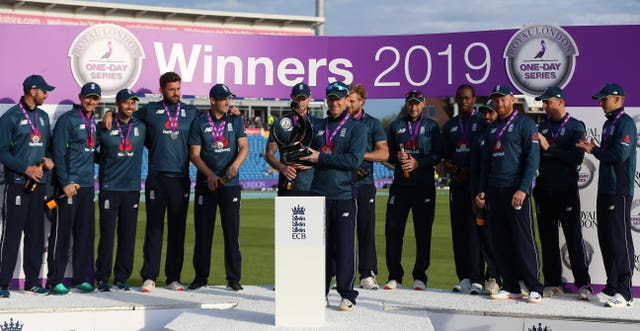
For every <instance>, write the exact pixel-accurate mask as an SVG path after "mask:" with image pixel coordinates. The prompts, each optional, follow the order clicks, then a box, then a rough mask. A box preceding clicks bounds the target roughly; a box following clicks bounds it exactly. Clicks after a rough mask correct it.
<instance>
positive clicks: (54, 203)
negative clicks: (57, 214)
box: [44, 193, 67, 210]
mask: <svg viewBox="0 0 640 331" xmlns="http://www.w3.org/2000/svg"><path fill="white" fill-rule="evenodd" d="M66 198H67V195H66V194H64V193H61V194H59V195H56V196H53V197H51V198H49V199H47V201H45V202H44V205H45V206H46V207H47V209H49V210H53V209H56V208H57V207H58V205H59V204H61V203H62V201H63V200H64V199H66Z"/></svg>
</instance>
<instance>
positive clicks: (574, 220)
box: [533, 114, 591, 287]
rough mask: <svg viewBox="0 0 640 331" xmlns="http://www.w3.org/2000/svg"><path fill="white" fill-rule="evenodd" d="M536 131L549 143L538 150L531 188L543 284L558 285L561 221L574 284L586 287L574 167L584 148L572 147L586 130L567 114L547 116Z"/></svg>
mask: <svg viewBox="0 0 640 331" xmlns="http://www.w3.org/2000/svg"><path fill="white" fill-rule="evenodd" d="M567 116H568V118H567ZM565 120H566V122H565ZM538 131H539V132H540V133H541V134H542V135H544V136H545V138H547V141H549V144H550V147H549V148H548V149H547V150H546V151H542V149H541V150H540V152H541V153H542V155H541V158H540V170H539V172H540V175H539V176H538V178H537V180H536V187H535V188H534V190H533V196H534V198H535V199H536V213H537V215H538V231H539V232H540V245H541V248H542V272H543V274H544V285H545V286H560V285H561V284H562V262H561V258H560V244H559V240H558V235H559V227H558V226H559V225H560V224H561V225H562V232H563V233H564V236H565V238H566V243H567V244H566V245H567V250H568V252H569V259H570V262H571V271H572V272H573V278H574V280H575V285H576V286H577V287H582V286H589V285H591V278H590V277H589V266H588V264H587V258H586V255H585V248H584V242H583V239H582V223H581V222H580V196H579V193H578V167H579V166H580V164H582V160H583V158H584V151H582V150H581V149H579V148H577V147H576V143H577V142H578V141H579V140H580V139H582V138H583V137H584V135H585V133H586V131H585V126H584V124H583V123H582V122H580V121H578V120H576V119H574V118H572V117H571V116H570V115H569V114H567V115H565V117H564V118H563V119H561V120H560V121H559V122H555V121H552V120H551V119H550V118H547V120H545V121H542V122H541V123H540V124H538Z"/></svg>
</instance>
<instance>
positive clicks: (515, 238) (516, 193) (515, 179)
mask: <svg viewBox="0 0 640 331" xmlns="http://www.w3.org/2000/svg"><path fill="white" fill-rule="evenodd" d="M489 98H491V100H492V101H493V103H494V107H495V110H496V112H497V113H498V120H496V121H495V122H493V123H491V125H490V126H489V128H488V132H487V136H486V140H485V148H484V152H483V155H482V166H481V171H480V181H479V182H478V192H479V193H478V194H477V195H476V198H475V200H476V204H477V205H478V207H480V208H482V207H485V203H486V209H487V212H488V217H489V220H490V221H489V224H488V230H489V231H490V232H491V239H492V241H493V244H494V245H495V252H496V262H497V263H498V270H499V271H500V273H501V274H502V281H503V283H502V290H501V291H500V292H498V293H496V294H492V295H491V298H492V299H519V298H521V297H522V294H521V293H520V287H519V285H518V280H519V278H520V277H522V279H523V280H524V283H525V285H526V286H527V288H528V289H529V290H531V292H530V293H529V296H528V302H529V303H539V302H541V301H542V291H543V287H542V284H540V281H539V274H540V271H539V269H540V266H539V260H538V249H537V246H536V242H535V238H534V229H533V215H532V210H531V197H530V195H531V184H532V182H533V178H534V176H535V174H536V171H537V169H538V163H539V160H540V148H539V144H538V131H537V128H536V124H535V123H534V122H533V120H531V119H530V118H528V117H526V116H523V115H520V114H519V112H518V111H517V110H515V109H514V108H513V104H514V102H515V97H514V96H513V93H512V92H511V89H510V88H509V87H508V86H506V85H502V84H501V85H497V86H496V87H495V88H494V89H493V91H491V93H490V95H489ZM485 199H486V201H485Z"/></svg>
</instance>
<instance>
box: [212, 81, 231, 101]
mask: <svg viewBox="0 0 640 331" xmlns="http://www.w3.org/2000/svg"><path fill="white" fill-rule="evenodd" d="M209 96H210V97H212V98H214V99H226V98H228V97H235V96H236V95H235V94H233V93H231V90H229V87H228V86H227V85H224V84H216V85H213V87H211V90H209Z"/></svg>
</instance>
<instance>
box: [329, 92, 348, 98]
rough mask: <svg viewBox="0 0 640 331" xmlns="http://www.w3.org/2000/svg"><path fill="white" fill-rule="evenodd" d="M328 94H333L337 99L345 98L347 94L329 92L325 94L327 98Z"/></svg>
mask: <svg viewBox="0 0 640 331" xmlns="http://www.w3.org/2000/svg"><path fill="white" fill-rule="evenodd" d="M330 96H334V97H336V98H338V99H344V98H346V97H347V95H339V94H336V93H329V94H327V98H328V97H330Z"/></svg>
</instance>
